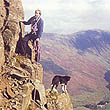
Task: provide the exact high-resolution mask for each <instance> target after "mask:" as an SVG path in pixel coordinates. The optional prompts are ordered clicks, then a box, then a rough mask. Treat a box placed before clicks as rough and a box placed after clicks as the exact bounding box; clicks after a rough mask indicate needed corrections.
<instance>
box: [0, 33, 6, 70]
mask: <svg viewBox="0 0 110 110" xmlns="http://www.w3.org/2000/svg"><path fill="white" fill-rule="evenodd" d="M4 62H5V56H4V42H3V38H2V36H1V33H0V72H1V71H2V68H1V67H2V65H3V64H4Z"/></svg>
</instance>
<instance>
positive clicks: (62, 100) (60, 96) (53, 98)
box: [46, 89, 73, 110]
mask: <svg viewBox="0 0 110 110" xmlns="http://www.w3.org/2000/svg"><path fill="white" fill-rule="evenodd" d="M46 97H47V106H48V109H49V110H73V105H72V102H71V99H70V96H69V94H68V93H67V92H66V93H59V92H58V91H52V92H51V93H50V89H49V90H47V91H46Z"/></svg>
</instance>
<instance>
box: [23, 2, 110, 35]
mask: <svg viewBox="0 0 110 110" xmlns="http://www.w3.org/2000/svg"><path fill="white" fill-rule="evenodd" d="M22 3H23V7H24V14H25V20H28V19H29V18H30V17H31V16H33V15H34V11H35V9H41V11H42V18H43V20H44V32H49V33H63V34H71V33H74V32H77V31H80V30H87V29H103V30H108V31H109V30H110V0H22ZM26 30H29V27H28V26H27V27H26Z"/></svg>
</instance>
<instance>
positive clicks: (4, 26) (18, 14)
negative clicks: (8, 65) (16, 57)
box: [0, 0, 24, 58]
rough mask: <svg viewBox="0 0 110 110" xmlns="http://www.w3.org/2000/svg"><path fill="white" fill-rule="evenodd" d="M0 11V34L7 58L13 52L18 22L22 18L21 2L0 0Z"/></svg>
mask: <svg viewBox="0 0 110 110" xmlns="http://www.w3.org/2000/svg"><path fill="white" fill-rule="evenodd" d="M0 10H1V13H0V23H1V24H0V32H1V36H2V38H3V41H4V45H5V46H3V47H5V54H6V55H7V58H8V57H11V56H13V54H14V52H15V48H16V44H17V41H18V39H19V32H20V27H19V21H20V20H22V19H23V18H24V13H23V7H22V3H21V0H1V1H0ZM5 57H6V56H5Z"/></svg>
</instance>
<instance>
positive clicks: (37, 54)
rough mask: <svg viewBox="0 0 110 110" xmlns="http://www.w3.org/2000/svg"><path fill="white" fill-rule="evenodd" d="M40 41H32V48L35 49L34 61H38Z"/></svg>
mask: <svg viewBox="0 0 110 110" xmlns="http://www.w3.org/2000/svg"><path fill="white" fill-rule="evenodd" d="M40 48H41V47H40V43H39V42H38V41H36V40H35V41H34V49H35V61H36V62H38V61H40Z"/></svg>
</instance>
